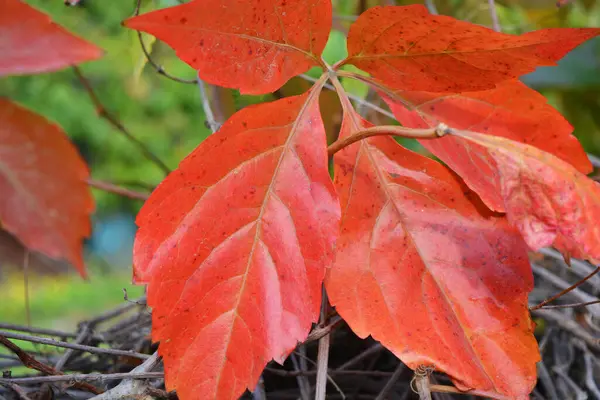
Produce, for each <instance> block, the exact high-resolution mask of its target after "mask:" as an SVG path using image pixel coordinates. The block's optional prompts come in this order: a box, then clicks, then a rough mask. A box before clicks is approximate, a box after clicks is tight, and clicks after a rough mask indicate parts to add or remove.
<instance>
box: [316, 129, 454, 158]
mask: <svg viewBox="0 0 600 400" xmlns="http://www.w3.org/2000/svg"><path fill="white" fill-rule="evenodd" d="M444 127H445V125H442V124H440V125H439V126H437V127H435V128H426V129H413V128H406V127H404V126H396V125H381V126H374V127H372V128H367V129H364V130H362V131H358V132H356V133H355V134H354V135H352V136H348V137H347V138H345V139H342V140H338V141H336V142H334V143H332V144H331V145H330V146H329V147H328V148H327V152H328V153H329V156H332V155H334V154H335V153H337V152H338V151H340V150H342V149H343V148H344V147H347V146H349V145H351V144H352V143H355V142H358V141H359V140H363V139H366V138H368V137H371V136H401V137H405V138H411V139H437V138H440V137H442V136H444V135H446V134H447V133H449V131H448V130H447V129H446V128H444Z"/></svg>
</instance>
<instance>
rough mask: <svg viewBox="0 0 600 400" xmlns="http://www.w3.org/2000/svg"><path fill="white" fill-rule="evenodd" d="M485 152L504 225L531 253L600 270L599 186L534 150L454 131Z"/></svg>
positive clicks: (459, 136)
mask: <svg viewBox="0 0 600 400" xmlns="http://www.w3.org/2000/svg"><path fill="white" fill-rule="evenodd" d="M455 135H456V136H457V137H458V138H459V139H458V140H467V141H469V142H472V143H475V144H477V145H479V146H483V147H485V148H486V149H487V150H488V153H489V155H490V156H491V157H492V158H493V161H494V163H495V166H494V168H495V169H496V170H497V171H498V174H499V178H498V179H497V180H496V181H495V184H496V185H497V191H498V193H499V194H500V195H501V196H502V199H503V201H504V208H505V209H506V215H507V217H508V220H509V221H510V222H511V224H513V225H514V226H516V227H517V229H519V231H520V232H521V234H522V235H523V237H524V239H525V241H526V242H527V244H528V245H529V247H531V249H533V250H539V249H540V248H542V247H547V246H554V247H556V248H558V249H559V250H561V251H562V252H563V254H565V255H567V256H568V257H575V258H581V259H587V260H590V261H591V262H592V263H594V264H600V227H599V225H598V220H599V218H600V184H599V183H598V182H595V181H593V180H592V179H589V178H588V177H586V176H585V175H583V174H582V173H580V172H579V171H577V170H576V169H575V168H573V167H572V166H571V165H570V164H568V163H566V162H564V161H562V160H561V159H559V158H557V157H555V156H553V155H552V154H549V153H546V152H544V151H541V150H539V149H537V148H535V147H533V146H530V145H527V144H523V143H518V142H514V141H512V140H509V139H505V138H500V137H495V136H488V135H483V134H480V133H475V132H469V131H457V132H456V133H455Z"/></svg>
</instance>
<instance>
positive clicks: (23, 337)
mask: <svg viewBox="0 0 600 400" xmlns="http://www.w3.org/2000/svg"><path fill="white" fill-rule="evenodd" d="M0 336H4V337H5V338H8V339H16V340H25V341H27V342H32V343H40V344H47V345H49V346H55V347H64V348H66V349H74V350H81V351H86V352H88V353H97V354H109V355H113V356H126V357H134V358H140V359H143V360H145V359H147V358H150V356H149V355H148V354H141V353H137V352H135V351H127V350H116V349H105V348H101V347H93V346H84V345H82V344H74V343H67V342H61V341H59V340H54V339H47V338H41V337H37V336H30V335H24V334H20V333H13V332H7V331H0Z"/></svg>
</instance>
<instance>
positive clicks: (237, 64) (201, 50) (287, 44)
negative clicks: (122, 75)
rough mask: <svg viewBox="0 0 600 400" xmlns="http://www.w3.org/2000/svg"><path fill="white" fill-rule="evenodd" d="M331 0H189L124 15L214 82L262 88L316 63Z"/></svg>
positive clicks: (134, 26)
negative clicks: (179, 3) (129, 15)
mask: <svg viewBox="0 0 600 400" xmlns="http://www.w3.org/2000/svg"><path fill="white" fill-rule="evenodd" d="M331 18H332V16H331V1H330V0H294V1H286V0H253V1H248V0H234V1H232V0H193V1H190V2H189V3H185V4H182V5H179V6H176V7H170V8H166V9H163V10H158V11H154V12H151V13H148V14H144V15H142V16H139V17H133V18H130V19H128V20H127V21H125V26H127V27H128V28H131V29H137V30H140V31H144V32H147V33H150V34H152V35H154V36H156V37H157V38H158V39H160V40H162V41H164V42H166V43H167V44H168V45H169V46H171V47H172V48H173V49H175V51H176V52H177V55H178V56H179V57H180V58H181V59H182V60H183V61H185V62H186V63H188V64H189V65H191V66H192V67H194V68H195V69H197V70H198V73H199V74H200V77H201V78H202V79H204V80H206V81H208V82H210V83H212V84H215V85H220V86H225V87H230V88H237V89H239V90H240V92H242V93H248V94H263V93H270V92H273V91H275V90H277V89H279V88H280V87H281V86H283V84H284V83H285V82H287V81H288V80H289V79H290V78H292V77H294V76H296V75H299V74H301V73H303V72H306V71H307V70H309V69H310V68H311V67H313V66H315V65H320V57H321V52H322V51H323V49H324V48H325V44H326V43H327V38H328V36H329V31H330V29H331Z"/></svg>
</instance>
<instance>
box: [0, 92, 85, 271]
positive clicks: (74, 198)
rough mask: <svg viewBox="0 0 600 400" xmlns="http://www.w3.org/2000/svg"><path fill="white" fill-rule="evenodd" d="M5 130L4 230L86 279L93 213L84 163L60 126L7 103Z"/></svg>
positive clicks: (2, 103)
mask: <svg viewBox="0 0 600 400" xmlns="http://www.w3.org/2000/svg"><path fill="white" fill-rule="evenodd" d="M0 127H2V128H1V129H0V154H2V156H1V157H0V193H2V196H0V221H1V222H2V226H3V228H4V229H6V230H7V231H9V232H11V233H12V234H14V235H15V236H16V237H17V238H18V239H19V240H20V241H21V242H22V243H23V244H24V245H25V246H26V247H28V248H30V249H32V250H36V251H39V252H42V253H44V254H46V255H48V256H50V257H53V258H64V259H66V260H68V261H69V262H71V263H72V264H74V265H75V266H76V267H77V269H78V270H79V272H80V273H81V275H82V276H84V277H85V275H86V272H85V267H84V264H83V258H82V254H81V253H82V247H81V246H82V241H83V238H85V237H87V236H88V235H89V234H90V220H89V215H90V213H91V212H92V211H93V209H94V202H93V199H92V195H91V193H90V191H89V188H88V185H87V183H86V180H87V178H88V176H89V173H88V169H87V166H86V165H85V162H84V161H83V160H82V159H81V157H80V156H79V154H78V153H77V150H76V149H75V147H74V146H73V145H72V144H71V142H69V140H68V139H67V137H66V135H65V133H64V132H63V131H62V130H61V129H60V128H59V127H58V126H57V125H55V124H53V123H50V122H49V121H47V120H46V119H45V118H44V117H42V116H41V115H38V114H35V113H33V112H31V111H29V110H27V109H25V108H23V107H21V106H18V105H17V104H15V103H12V102H10V101H8V100H6V99H2V98H0Z"/></svg>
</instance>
